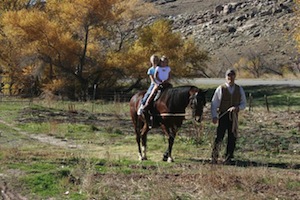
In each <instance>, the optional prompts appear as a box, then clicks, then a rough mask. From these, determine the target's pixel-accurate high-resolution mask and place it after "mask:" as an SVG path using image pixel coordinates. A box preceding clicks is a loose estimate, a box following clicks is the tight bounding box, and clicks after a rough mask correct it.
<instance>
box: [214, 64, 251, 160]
mask: <svg viewBox="0 0 300 200" xmlns="http://www.w3.org/2000/svg"><path fill="white" fill-rule="evenodd" d="M225 76H226V77H225V79H226V82H225V83H224V84H222V85H220V86H219V87H218V88H217V89H216V90H215V93H214V95H213V98H212V101H211V115H212V122H213V123H214V124H217V123H218V128H217V137H216V139H215V142H214V145H213V150H212V164H217V163H218V157H219V151H220V148H221V144H222V141H223V139H224V136H225V132H226V131H227V132H228V140H227V149H226V154H225V161H224V164H230V163H231V161H232V159H233V158H234V155H233V153H234V149H235V145H236V139H237V128H238V112H239V111H240V110H243V109H245V107H246V95H245V92H244V90H243V88H242V87H241V86H239V85H237V84H235V77H236V72H235V70H233V69H228V70H227V71H226V74H225Z"/></svg>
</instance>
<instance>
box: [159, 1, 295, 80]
mask: <svg viewBox="0 0 300 200" xmlns="http://www.w3.org/2000/svg"><path fill="white" fill-rule="evenodd" d="M175 2H177V4H175ZM205 2H206V1H201V0H200V1H198V2H195V1H194V3H193V4H192V5H193V7H191V8H190V10H189V9H188V8H185V9H184V10H180V6H181V3H180V2H179V1H178V0H177V1H166V0H164V1H154V3H156V5H159V6H160V7H162V5H164V6H165V8H164V10H165V11H166V12H165V13H167V14H164V15H161V16H163V17H165V18H168V19H170V20H172V21H173V27H174V31H178V32H180V33H182V34H183V36H184V37H186V38H188V37H193V38H194V39H195V40H196V42H197V43H199V45H200V46H201V47H203V48H204V49H205V50H207V51H209V52H210V55H211V57H212V62H210V63H209V65H211V66H210V69H212V73H213V74H214V75H217V76H218V75H219V73H220V74H223V73H222V72H223V70H225V69H226V68H228V67H231V65H233V64H234V63H236V62H238V60H239V59H240V58H241V57H247V56H249V55H253V54H255V55H257V56H259V57H261V58H262V59H263V60H264V62H265V63H266V65H269V66H270V68H272V69H273V70H275V71H278V70H280V69H279V68H280V67H281V66H283V65H292V64H293V63H297V62H298V60H297V59H298V53H297V51H296V50H295V42H294V41H293V39H292V35H291V30H292V29H293V25H294V23H293V21H292V18H293V16H294V13H293V6H294V4H293V1H292V0H240V1H238V0H232V1H231V2H228V1H227V3H219V4H217V5H215V6H211V7H210V8H208V9H207V10H202V9H201V7H200V4H203V5H204V3H205ZM216 2H224V1H216ZM198 4H199V9H198V11H195V6H197V5H198ZM166 5H169V7H167V6H166ZM182 5H183V4H182ZM185 5H186V4H185ZM183 6H184V5H183ZM166 8H168V9H169V10H170V9H172V8H175V9H177V10H178V13H176V14H168V12H167V11H168V10H167V9H166ZM190 11H192V12H190ZM179 12H180V13H179Z"/></svg>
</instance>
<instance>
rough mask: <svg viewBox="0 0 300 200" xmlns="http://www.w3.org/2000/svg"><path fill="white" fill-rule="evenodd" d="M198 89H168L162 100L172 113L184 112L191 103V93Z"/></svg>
mask: <svg viewBox="0 0 300 200" xmlns="http://www.w3.org/2000/svg"><path fill="white" fill-rule="evenodd" d="M193 88H197V87H195V86H192V85H186V86H178V87H172V88H168V89H166V90H165V91H164V92H163V94H162V96H161V97H160V99H161V100H162V101H165V102H166V103H167V105H168V107H169V109H170V111H171V112H173V111H174V112H184V110H185V108H186V106H187V105H188V103H189V96H190V94H189V92H190V90H191V89H193Z"/></svg>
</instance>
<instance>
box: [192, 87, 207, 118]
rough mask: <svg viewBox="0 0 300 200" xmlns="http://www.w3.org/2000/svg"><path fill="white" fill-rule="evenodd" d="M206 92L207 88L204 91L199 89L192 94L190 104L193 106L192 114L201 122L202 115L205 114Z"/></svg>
mask: <svg viewBox="0 0 300 200" xmlns="http://www.w3.org/2000/svg"><path fill="white" fill-rule="evenodd" d="M206 92H207V90H205V91H203V90H201V89H199V90H198V91H196V92H195V93H193V94H192V95H191V96H190V105H191V108H192V115H193V118H194V119H195V121H197V122H201V120H202V115H203V108H204V106H205V104H206V97H205V95H206Z"/></svg>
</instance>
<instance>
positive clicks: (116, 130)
mask: <svg viewBox="0 0 300 200" xmlns="http://www.w3.org/2000/svg"><path fill="white" fill-rule="evenodd" d="M206 88H207V89H208V98H207V99H208V100H210V99H211V96H212V94H213V91H214V88H215V86H206ZM244 89H245V91H246V94H247V96H248V97H249V95H250V93H251V96H252V98H253V100H252V107H251V108H249V107H247V109H246V110H245V111H242V112H241V113H240V116H239V121H240V126H239V138H238V143H237V148H236V154H235V156H236V158H235V159H236V160H235V163H234V164H233V165H222V164H218V165H211V164H209V161H210V154H211V144H212V141H213V139H214V135H215V131H216V125H213V124H212V123H211V122H210V113H209V109H210V102H208V104H207V107H206V108H205V119H204V121H203V122H202V123H201V125H195V124H194V123H193V121H191V120H190V119H187V120H186V121H184V125H183V127H182V128H181V129H180V131H179V133H178V136H177V137H176V140H175V144H174V152H173V156H174V159H175V162H174V163H166V162H163V161H162V154H163V152H164V151H165V149H166V148H167V141H166V138H165V137H164V136H163V135H162V133H161V131H160V129H153V130H151V131H150V132H149V136H148V159H149V160H148V161H143V162H140V161H138V154H137V145H136V143H135V136H134V132H133V127H132V124H131V121H130V116H129V112H128V111H129V106H128V102H119V101H117V102H103V101H96V102H86V103H83V102H80V103H79V102H52V101H41V100H35V99H34V100H33V101H25V100H22V101H21V100H15V99H14V100H15V101H14V100H12V99H4V98H3V99H2V101H1V102H0V110H1V115H0V130H1V132H0V163H1V165H0V188H1V197H2V199H51V200H53V199H58V200H60V199H72V200H73V199H74V200H76V199H78V200H81V199H155V200H156V199H164V200H165V199H166V200H168V199H295V200H296V199H299V197H300V170H299V169H300V153H299V152H300V124H299V123H300V103H299V102H300V90H299V88H296V87H287V86H255V87H254V86H251V87H244ZM248 99H249V98H248ZM266 99H267V103H268V109H267V106H266ZM224 144H225V143H224ZM224 147H225V145H223V149H224Z"/></svg>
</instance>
